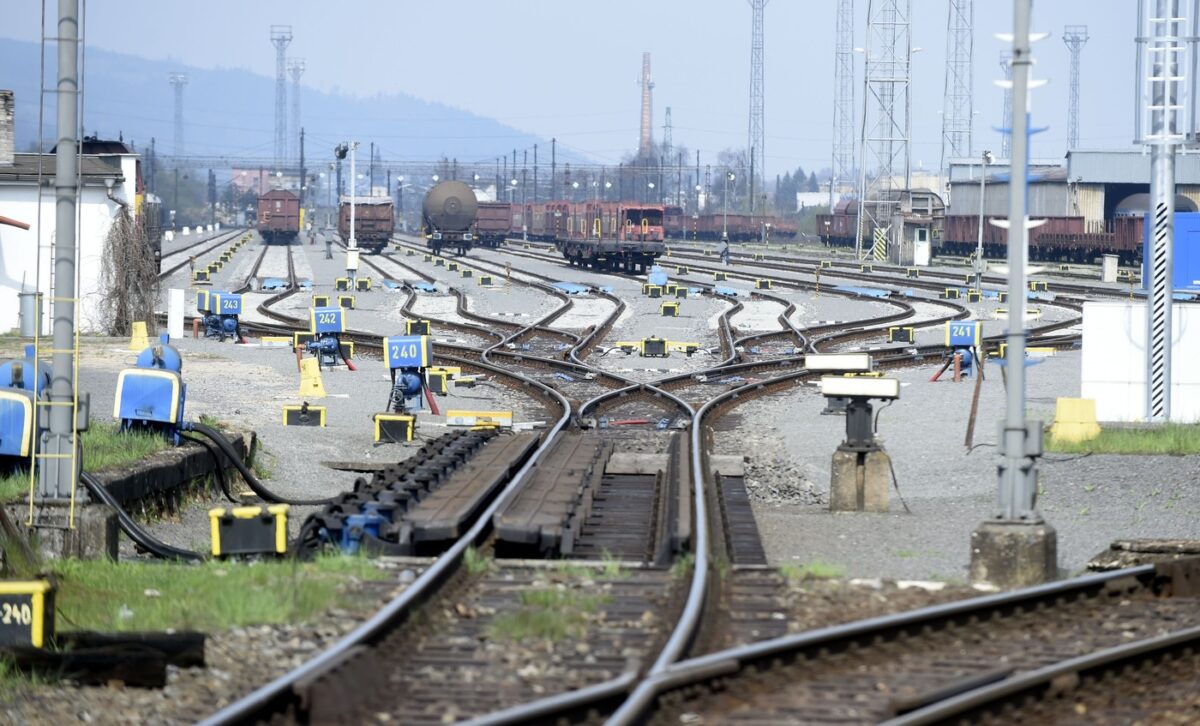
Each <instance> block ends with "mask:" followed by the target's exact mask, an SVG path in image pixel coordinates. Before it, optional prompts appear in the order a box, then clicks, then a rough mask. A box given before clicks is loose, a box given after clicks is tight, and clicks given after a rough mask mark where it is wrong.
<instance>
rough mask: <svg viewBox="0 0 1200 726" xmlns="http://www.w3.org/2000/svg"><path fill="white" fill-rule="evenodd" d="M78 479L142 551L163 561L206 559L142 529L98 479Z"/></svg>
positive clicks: (82, 473)
mask: <svg viewBox="0 0 1200 726" xmlns="http://www.w3.org/2000/svg"><path fill="white" fill-rule="evenodd" d="M80 466H81V467H82V461H81V462H80ZM79 479H80V480H81V481H82V482H83V484H84V486H86V487H87V490H88V492H89V493H90V494H91V495H92V496H94V497H95V498H96V499H98V500H100V501H101V502H103V503H105V504H107V505H108V506H110V507H112V508H113V511H115V512H116V513H117V522H118V524H120V525H121V531H122V532H124V533H125V534H127V535H129V538H130V539H131V540H133V541H134V542H135V543H137V544H138V545H139V546H141V547H142V549H144V550H146V551H147V552H149V553H150V554H152V555H154V556H156V557H161V558H163V559H165V560H176V561H180V562H200V561H202V560H205V559H207V557H206V556H205V555H202V554H200V553H199V552H193V551H191V550H185V549H180V548H179V547H174V546H172V545H169V544H167V543H166V542H163V541H162V540H160V539H157V538H156V537H154V535H152V534H150V533H149V532H147V531H146V530H144V529H142V526H141V525H139V524H138V523H137V522H135V521H134V519H133V517H131V516H129V513H128V512H126V511H125V509H124V508H122V507H121V504H120V502H118V501H117V499H116V497H114V496H113V495H112V492H110V491H108V487H106V486H104V484H103V483H102V482H101V481H100V480H99V479H96V478H95V477H94V476H92V475H91V474H89V473H87V472H86V471H80V473H79Z"/></svg>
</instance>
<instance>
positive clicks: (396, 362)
mask: <svg viewBox="0 0 1200 726" xmlns="http://www.w3.org/2000/svg"><path fill="white" fill-rule="evenodd" d="M383 350H384V354H385V355H386V356H387V364H388V368H427V367H428V366H429V363H430V361H432V360H433V346H432V345H431V344H430V342H429V336H428V335H393V336H391V337H388V338H384V339H383Z"/></svg>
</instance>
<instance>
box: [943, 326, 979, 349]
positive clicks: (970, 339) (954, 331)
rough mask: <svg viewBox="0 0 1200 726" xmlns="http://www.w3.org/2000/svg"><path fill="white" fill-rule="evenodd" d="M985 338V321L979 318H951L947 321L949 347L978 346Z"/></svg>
mask: <svg viewBox="0 0 1200 726" xmlns="http://www.w3.org/2000/svg"><path fill="white" fill-rule="evenodd" d="M982 339H983V323H981V322H980V321H978V320H951V321H949V322H947V323H946V347H947V348H972V347H978V346H979V343H980V341H981V340H982Z"/></svg>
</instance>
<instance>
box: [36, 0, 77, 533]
mask: <svg viewBox="0 0 1200 726" xmlns="http://www.w3.org/2000/svg"><path fill="white" fill-rule="evenodd" d="M56 39H57V43H58V143H57V149H56V151H55V157H54V209H55V217H54V289H53V290H51V291H50V299H51V300H52V306H53V307H52V309H53V320H52V323H53V335H54V337H53V340H54V344H53V345H54V355H53V356H52V365H53V377H52V378H51V380H50V407H49V409H50V410H49V411H48V413H49V431H48V433H46V434H43V435H42V438H41V441H40V442H39V443H40V445H39V447H38V449H39V451H38V452H37V454H38V455H40V456H42V458H40V460H39V462H38V467H37V477H38V486H37V496H38V498H40V499H43V500H50V501H55V502H58V503H63V502H66V501H71V500H72V499H74V496H75V484H76V482H77V481H78V480H79V471H78V467H79V459H78V456H77V453H78V452H77V449H76V446H77V444H78V442H77V441H76V423H75V419H76V404H75V401H76V391H75V376H74V371H75V314H76V303H77V299H76V297H75V295H76V290H75V269H76V263H77V258H78V252H79V251H78V249H77V248H76V246H75V223H76V221H77V220H76V216H77V204H78V198H79V187H78V179H77V174H78V171H79V167H78V163H79V157H78V154H79V147H78V144H79V139H78V137H77V133H78V130H79V96H78V95H77V93H76V92H77V91H78V90H79V0H58V31H57V33H56ZM39 324H40V321H39ZM29 505H30V524H33V516H32V515H33V501H32V498H31V501H30V503H29ZM73 517H74V510H72V511H71V515H70V519H68V521H67V528H74V526H75V523H74V521H73Z"/></svg>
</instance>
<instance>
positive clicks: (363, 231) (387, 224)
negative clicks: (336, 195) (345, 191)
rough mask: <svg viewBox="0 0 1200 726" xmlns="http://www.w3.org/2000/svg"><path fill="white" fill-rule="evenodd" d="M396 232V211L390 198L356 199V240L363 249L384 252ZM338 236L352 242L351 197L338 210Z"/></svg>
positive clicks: (344, 199) (346, 198) (344, 198)
mask: <svg viewBox="0 0 1200 726" xmlns="http://www.w3.org/2000/svg"><path fill="white" fill-rule="evenodd" d="M395 230H396V218H395V211H394V209H393V207H392V200H391V199H390V198H389V197H355V198H354V238H355V239H356V240H357V241H358V246H359V247H360V248H362V249H365V250H369V251H373V252H382V251H383V248H384V247H387V243H388V241H389V240H391V238H392V234H393V233H394V232H395ZM338 235H340V236H341V238H342V241H343V242H346V243H347V244H349V242H350V197H342V204H341V207H340V208H339V209H338Z"/></svg>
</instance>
